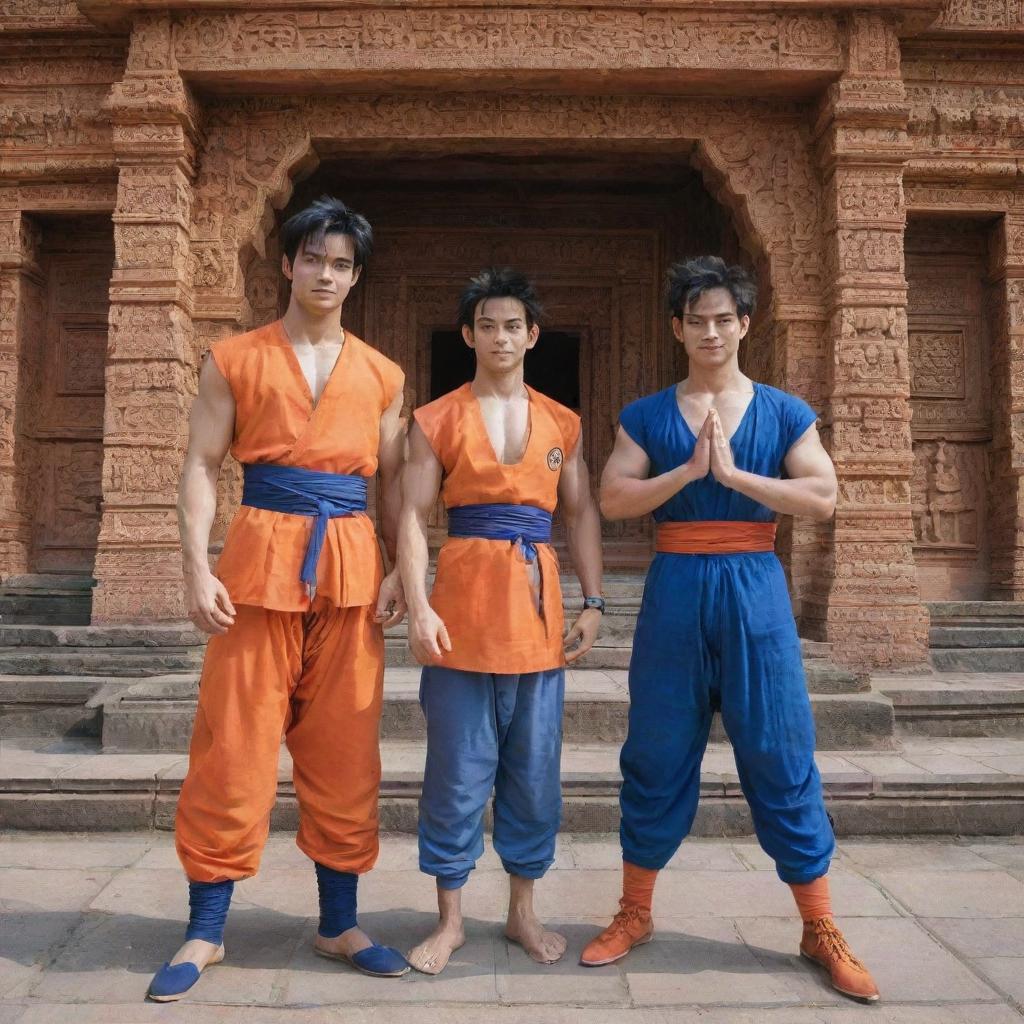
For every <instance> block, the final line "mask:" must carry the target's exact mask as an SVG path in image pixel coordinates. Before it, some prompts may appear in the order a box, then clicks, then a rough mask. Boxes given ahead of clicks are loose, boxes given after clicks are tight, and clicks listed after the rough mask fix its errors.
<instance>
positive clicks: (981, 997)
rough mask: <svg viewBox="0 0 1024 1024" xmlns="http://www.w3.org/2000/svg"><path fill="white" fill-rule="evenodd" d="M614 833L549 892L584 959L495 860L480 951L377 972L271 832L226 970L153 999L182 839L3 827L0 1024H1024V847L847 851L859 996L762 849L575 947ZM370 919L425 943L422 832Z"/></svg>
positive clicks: (604, 903) (684, 853)
mask: <svg viewBox="0 0 1024 1024" xmlns="http://www.w3.org/2000/svg"><path fill="white" fill-rule="evenodd" d="M618 862H619V851H618V844H617V843H616V842H615V840H614V837H612V836H586V835H576V836H568V837H565V838H564V839H563V841H562V842H561V844H560V847H559V853H558V861H557V863H556V865H555V868H554V869H553V870H552V871H551V872H550V873H549V875H548V876H547V878H546V879H544V881H543V882H542V883H540V885H539V888H538V905H539V909H540V911H541V912H542V913H543V915H544V916H545V918H546V919H547V920H548V921H549V922H551V923H553V924H554V925H556V926H558V927H560V928H561V929H563V930H564V932H565V933H566V934H567V936H568V938H569V956H567V958H566V960H565V962H563V963H562V964H559V965H557V966H555V967H547V968H545V967H540V966H538V965H535V964H533V963H531V962H530V961H529V960H528V959H527V958H526V956H525V955H524V954H523V953H522V952H521V951H520V950H519V949H518V948H516V947H513V946H510V945H509V944H508V943H507V942H506V941H505V940H504V939H503V937H502V935H501V928H500V922H501V920H502V917H503V912H504V906H505V902H504V901H505V890H506V885H505V880H504V875H503V873H502V872H501V870H500V868H499V866H498V864H497V861H496V860H495V859H494V857H493V854H492V853H490V852H488V854H487V856H486V858H485V860H484V861H482V862H481V864H480V867H479V869H478V871H477V872H476V873H475V875H474V876H473V877H472V878H471V880H470V884H469V887H468V888H467V890H466V897H465V902H466V912H467V914H468V916H469V922H468V942H467V943H466V946H465V947H464V948H463V949H462V950H461V951H460V952H459V953H457V954H456V957H455V959H454V961H453V963H452V965H451V966H450V967H449V969H448V971H446V972H445V974H443V975H441V976H440V977H437V978H427V977H424V976H423V975H418V974H410V975H408V976H407V977H405V978H402V979H401V980H398V981H379V980H376V979H371V978H365V977H363V976H362V975H359V974H356V973H354V972H352V971H350V970H348V969H347V968H344V967H340V966H337V965H334V964H332V963H330V962H329V961H326V960H322V959H319V958H317V957H315V956H313V954H312V953H311V952H310V944H311V941H312V937H313V934H314V930H315V926H316V922H315V917H314V915H315V913H316V896H315V886H314V882H313V872H312V870H311V867H310V865H309V862H308V861H306V859H305V858H304V857H303V855H302V854H300V853H299V851H298V850H297V849H296V848H295V846H294V845H293V843H292V842H291V840H290V838H289V837H286V836H283V835H275V836H273V837H271V840H270V843H269V845H268V848H267V853H266V856H265V858H264V864H263V868H262V870H261V872H260V874H259V875H258V876H257V877H256V878H254V879H251V880H249V881H246V882H243V883H241V884H240V885H239V886H238V887H237V888H236V891H235V901H234V907H233V911H232V917H231V920H230V922H229V925H228V931H227V937H226V938H227V943H226V944H227V948H228V960H227V961H226V963H225V964H224V965H222V966H220V967H217V968H215V969H213V970H211V971H210V972H209V973H208V974H207V975H206V976H205V977H204V978H203V979H202V981H201V982H200V984H199V986H197V990H196V992H195V993H194V995H193V996H192V998H191V999H190V1000H189V1001H188V1002H185V1003H179V1004H177V1005H168V1006H158V1005H154V1004H149V1003H145V1002H143V995H144V993H145V990H146V985H147V983H148V981H149V977H150V975H151V974H152V972H153V970H154V969H155V968H156V967H158V966H159V964H160V963H161V962H162V961H163V960H164V959H165V958H166V957H167V956H168V955H169V953H170V952H171V951H173V950H174V949H175V947H176V946H177V944H178V941H179V939H180V937H181V934H182V926H181V921H182V920H183V918H184V911H185V890H184V883H183V880H182V876H181V873H180V871H179V869H178V866H177V861H176V859H175V856H174V850H173V847H172V843H171V838H170V836H168V835H166V834H154V833H145V834H134V833H128V834H118V835H110V834H99V835H97V834H91V835H66V834H50V835H41V834H30V833H16V834H7V835H0V910H2V912H3V916H2V919H0V1000H2V1001H0V1024H15V1022H16V1024H69V1022H74V1024H134V1022H140V1024H142V1022H149V1021H183V1022H187V1024H213V1022H225V1024H236V1022H237V1024H270V1022H274V1024H278V1022H286V1024H287V1022H296V1024H311V1022H321V1021H322V1022H332V1024H340V1022H343V1021H344V1022H346V1024H391V1022H394V1021H401V1022H402V1024H471V1022H472V1024H475V1022H478V1021H479V1022H487V1024H492V1022H495V1024H526V1022H529V1024H570V1022H571V1024H605V1022H612V1021H615V1022H621V1021H626V1022H635V1024H641V1022H643V1024H853V1022H855V1021H856V1022H859V1021H868V1020H870V1021H874V1022H876V1024H880V1022H884V1024H1010V1022H1013V1021H1016V1022H1018V1024H1019V1022H1020V1021H1021V1020H1022V1019H1024V1012H1022V1004H1024V841H1022V840H991V841H985V840H941V841H940V840H936V841H928V842H922V841H915V842H911V841H908V840H903V841H899V842H875V841H846V842H844V843H842V844H841V849H840V852H839V854H838V856H837V860H836V862H835V864H834V866H833V871H832V878H833V894H834V902H835V904H836V908H837V912H838V913H839V916H840V923H841V925H842V926H843V928H844V930H845V931H846V934H847V935H848V937H849V938H850V940H851V942H852V944H853V946H854V948H855V950H856V951H857V952H858V953H859V955H860V956H861V957H862V958H863V959H864V960H865V961H866V962H867V963H868V964H869V966H870V967H871V968H872V969H873V971H874V973H875V977H876V979H877V980H878V982H879V985H880V987H881V989H882V993H883V1001H882V1002H881V1003H880V1004H876V1005H875V1006H871V1007H865V1006H860V1005H858V1004H851V1003H849V1002H847V1001H846V1000H844V999H843V998H842V997H841V996H839V995H837V994H835V993H833V992H832V991H831V989H829V988H827V987H826V986H825V984H824V983H823V981H822V978H821V977H820V976H819V974H818V973H817V972H816V970H815V969H814V968H813V967H811V966H809V965H806V964H804V963H803V962H802V961H801V960H800V959H799V958H798V957H797V956H795V955H794V954H795V951H796V947H797V941H798V938H799V927H798V925H797V923H796V920H795V917H794V913H793V907H792V903H791V897H790V895H789V893H788V891H787V890H786V888H785V886H783V885H782V883H781V882H779V881H778V879H777V878H776V877H775V875H774V872H773V871H772V870H771V865H770V863H769V862H768V861H767V859H766V858H765V856H764V855H763V854H762V853H761V852H760V850H759V849H758V847H757V846H756V844H755V843H754V842H752V841H732V842H729V841H725V840H694V841H692V842H690V843H687V844H685V845H684V847H683V849H682V850H681V851H680V854H679V855H678V857H677V858H676V860H675V861H674V862H673V864H672V865H671V868H670V870H667V871H666V872H664V873H663V875H662V877H661V879H659V883H658V892H657V903H656V909H657V914H656V921H657V926H658V935H657V939H656V941H655V942H653V943H651V944H650V945H648V946H645V947H643V948H641V949H638V950H637V951H636V952H634V953H633V954H632V955H631V956H630V957H628V958H627V959H626V960H625V961H623V962H622V963H621V964H618V965H614V966H611V967H608V968H601V969H596V970H587V969H584V968H582V967H579V966H578V965H577V963H576V957H577V956H578V954H579V951H580V949H581V948H582V946H583V944H584V942H585V941H586V940H587V938H589V936H591V935H592V934H593V933H594V930H595V927H596V926H597V925H599V924H601V923H604V922H605V921H607V919H608V918H609V916H610V915H611V913H612V912H613V910H614V909H615V901H616V896H617V888H618V882H619V872H618ZM361 889H362V892H361V909H362V913H361V920H362V922H363V924H364V926H365V927H367V929H368V930H369V931H371V932H372V933H373V934H374V935H375V937H377V938H378V939H379V940H380V941H383V942H388V943H392V944H394V945H396V946H399V947H400V948H408V947H409V946H410V945H411V944H413V942H414V941H415V940H416V939H418V938H419V937H420V936H421V935H422V934H424V933H425V932H426V930H427V929H428V928H429V927H430V924H431V921H432V910H433V892H432V887H431V885H430V884H429V882H428V880H427V879H426V878H424V877H423V876H422V875H420V874H419V872H418V871H417V870H416V849H415V840H414V839H413V838H412V837H409V836H399V835H394V836H385V837H384V838H383V841H382V851H381V859H380V862H379V865H378V867H377V869H376V870H375V871H374V872H373V874H372V875H370V876H369V877H368V878H367V879H366V880H365V882H364V883H363V885H362V886H361Z"/></svg>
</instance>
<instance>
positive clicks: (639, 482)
mask: <svg viewBox="0 0 1024 1024" xmlns="http://www.w3.org/2000/svg"><path fill="white" fill-rule="evenodd" d="M708 448H709V444H708V439H707V428H706V425H705V427H703V428H701V432H700V435H699V436H698V438H697V444H696V446H695V447H694V450H693V455H692V457H691V458H690V461H689V462H684V463H683V464H682V465H681V466H676V467H675V469H670V470H669V471H668V472H667V473H662V474H661V475H660V476H654V477H650V478H649V479H648V476H647V474H648V473H649V472H650V469H651V460H650V459H649V458H648V457H647V453H646V452H645V451H644V450H643V448H641V447H640V445H638V444H637V443H636V441H634V440H633V439H632V438H631V437H630V436H629V434H627V433H626V432H625V430H623V429H622V427H619V430H618V433H617V434H616V435H615V448H614V449H613V450H612V454H611V455H610V456H609V458H608V462H607V464H606V465H605V467H604V472H603V473H602V474H601V512H602V513H603V515H604V517H605V518H606V519H636V518H638V517H640V516H645V515H647V513H648V512H652V511H653V510H654V509H656V508H657V507H658V506H659V505H664V504H665V502H666V501H668V500H669V498H671V497H672V496H673V495H674V494H676V493H678V492H679V491H681V490H682V489H683V488H684V487H685V486H686V485H687V484H689V483H693V481H694V480H700V479H702V478H703V477H705V476H707V472H708Z"/></svg>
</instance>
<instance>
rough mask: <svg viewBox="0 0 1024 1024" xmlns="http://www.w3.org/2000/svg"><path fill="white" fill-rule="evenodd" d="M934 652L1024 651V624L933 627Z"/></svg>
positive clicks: (931, 637) (929, 632)
mask: <svg viewBox="0 0 1024 1024" xmlns="http://www.w3.org/2000/svg"><path fill="white" fill-rule="evenodd" d="M928 643H929V646H930V647H931V648H932V650H935V649H937V648H948V647H960V648H963V647H1020V648H1022V649H1024V623H1022V624H1021V625H1019V626H989V625H985V626H932V627H931V629H930V630H929V631H928Z"/></svg>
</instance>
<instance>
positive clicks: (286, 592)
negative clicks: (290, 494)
mask: <svg viewBox="0 0 1024 1024" xmlns="http://www.w3.org/2000/svg"><path fill="white" fill-rule="evenodd" d="M210 354H211V356H212V357H213V361H214V362H215V363H216V364H217V369H219V370H220V372H221V373H222V374H223V375H224V377H225V379H226V380H227V382H228V384H229V385H230V386H231V392H232V394H233V395H234V398H235V433H234V439H233V440H232V443H231V454H232V455H233V456H234V457H235V458H236V459H237V460H238V461H239V462H243V463H247V462H273V463H276V464H277V465H282V466H302V467H303V468H305V469H314V470H319V471H320V472H325V473H354V474H358V475H359V476H366V477H371V476H373V475H374V473H376V472H377V448H378V444H379V441H380V418H381V415H382V414H383V412H384V410H385V409H387V408H388V406H389V405H390V404H391V403H392V401H394V398H395V395H397V394H398V392H399V391H400V390H401V388H402V385H403V383H404V375H403V373H402V371H401V369H400V368H399V367H398V366H397V365H396V364H395V363H393V362H392V361H391V360H390V359H388V358H386V357H385V356H382V355H381V354H380V353H379V352H378V351H376V349H373V348H371V347H370V346H369V345H367V344H366V343H365V342H363V341H360V340H359V338H357V337H356V336H355V335H354V334H351V333H350V332H348V331H346V332H345V344H344V345H343V346H342V349H341V354H340V355H339V356H338V361H337V363H335V365H334V369H333V371H332V372H331V376H330V379H329V380H328V381H327V385H326V386H325V388H324V391H323V394H322V395H321V396H320V401H319V402H318V403H317V404H316V406H315V407H314V405H313V397H312V395H311V394H310V390H309V385H308V384H307V383H306V378H305V377H304V376H303V374H302V368H301V367H300V365H299V360H298V357H297V356H296V355H295V350H294V349H293V348H292V346H291V344H290V343H289V341H288V337H287V335H286V334H285V331H284V327H283V325H282V324H281V321H280V320H278V321H276V322H274V323H272V324H268V325H267V326H266V327H261V328H260V329H259V330H256V331H250V332H249V333H248V334H240V335H238V336H236V337H234V338H226V339H224V340H223V341H218V342H215V343H214V344H213V346H212V347H211V349H210ZM312 529H313V520H312V518H310V517H307V516H296V515H290V514H288V513H285V512H271V511H269V510H267V509H258V508H250V507H249V506H247V505H243V506H242V507H241V508H240V509H239V510H238V514H237V515H236V516H235V517H234V519H233V520H232V521H231V525H230V526H229V527H228V532H227V537H226V538H225V540H224V551H223V554H222V555H221V556H220V560H219V561H218V563H217V576H218V578H219V579H220V580H221V581H222V582H223V584H224V586H225V587H227V590H228V593H229V594H230V595H231V600H232V602H234V603H235V604H252V605H259V606H260V607H263V608H272V609H276V610H278V611H305V610H307V609H308V608H309V605H310V601H309V595H308V593H307V591H306V587H305V586H304V585H303V584H302V583H301V582H300V581H299V571H300V568H301V565H302V559H303V556H304V554H305V551H306V544H307V542H308V540H309V536H310V533H311V531H312ZM383 568H384V567H383V564H382V562H381V557H380V549H379V547H378V545H377V537H376V531H375V528H374V524H373V521H372V520H371V519H370V518H369V516H367V515H365V514H363V513H360V514H357V515H354V516H345V517H341V518H338V519H331V520H330V522H329V524H328V526H327V538H326V540H325V542H324V547H323V553H322V555H321V557H320V561H319V564H318V570H317V590H316V593H317V596H318V597H324V598H326V599H327V600H329V601H330V602H331V603H333V604H335V605H337V606H338V607H342V608H345V607H350V606H354V605H367V604H373V603H374V602H375V601H376V600H377V591H378V589H379V588H380V582H381V579H382V578H383Z"/></svg>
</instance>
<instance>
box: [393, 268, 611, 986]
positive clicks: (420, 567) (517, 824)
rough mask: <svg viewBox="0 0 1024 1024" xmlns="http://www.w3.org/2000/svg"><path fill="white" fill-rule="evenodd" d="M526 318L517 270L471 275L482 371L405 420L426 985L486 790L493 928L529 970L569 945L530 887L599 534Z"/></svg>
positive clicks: (416, 958)
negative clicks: (500, 903) (574, 614)
mask: <svg viewBox="0 0 1024 1024" xmlns="http://www.w3.org/2000/svg"><path fill="white" fill-rule="evenodd" d="M538 313H539V306H538V303H537V298H536V295H535V294H534V291H533V288H532V287H531V285H530V284H529V282H528V281H527V280H526V279H525V278H524V277H522V275H520V274H517V273H515V272H514V271H511V270H501V271H498V270H488V271H484V272H483V273H481V274H480V275H479V276H478V277H476V278H474V279H473V281H472V282H471V283H470V284H469V286H468V288H467V289H466V290H465V292H464V293H463V296H462V299H461V302H460V306H459V324H460V326H461V328H462V336H463V338H464V339H465V341H466V344H467V345H469V347H470V348H472V349H473V350H474V351H475V353H476V375H475V377H474V379H473V381H472V383H469V384H466V385H464V386H463V387H461V388H458V389H457V390H456V391H452V392H450V393H449V394H447V395H444V396H442V397H441V398H439V399H437V401H434V402H431V403H430V404H429V405H426V406H423V407H422V408H420V409H417V410H416V412H415V423H414V424H413V426H412V429H411V431H410V435H409V462H408V466H407V469H406V473H405V476H404V484H403V506H402V518H401V525H400V531H399V563H400V565H401V569H402V577H403V580H404V582H405V587H406V593H407V595H408V600H409V609H410V622H409V639H410V643H411V645H412V650H413V653H414V655H415V656H416V658H417V660H418V661H420V662H421V663H422V664H423V665H424V666H425V667H424V669H423V672H422V677H421V683H420V703H421V705H422V707H423V712H424V715H425V717H426V721H427V761H426V769H425V773H424V780H423V796H422V799H421V801H420V821H419V847H420V868H421V869H422V870H423V871H424V872H426V873H427V874H429V875H433V876H434V877H435V878H436V880H437V902H438V909H439V911H440V921H439V923H438V926H437V928H436V930H435V931H434V932H433V933H432V934H431V935H430V936H429V937H428V938H427V939H426V940H425V941H424V942H423V943H421V944H420V945H419V946H417V947H416V948H415V949H414V950H413V951H412V952H411V953H410V954H409V962H410V963H411V964H412V965H413V967H415V968H416V969H417V970H420V971H423V972H424V973H426V974H437V973H438V972H439V971H441V970H443V969H444V967H445V965H446V964H447V963H448V960H449V957H450V956H451V954H452V952H453V951H454V950H456V949H458V947H459V946H461V945H462V943H463V942H464V941H465V936H464V934H463V925H462V913H461V889H462V886H463V885H464V884H465V882H466V880H467V878H468V876H469V873H470V871H471V870H472V869H473V867H474V865H475V863H476V861H477V859H478V858H479V856H480V855H481V853H482V852H483V814H484V808H485V806H486V804H487V800H488V798H489V797H490V794H491V790H492V788H493V789H494V792H495V799H494V847H495V850H496V851H497V852H498V854H499V856H500V857H501V860H502V864H503V866H504V867H505V870H506V871H507V872H508V874H509V890H510V898H509V912H508V921H507V924H506V929H505V934H506V935H507V936H508V937H509V938H510V939H511V940H512V941H514V942H517V943H519V944H521V945H522V947H523V948H524V949H525V950H526V952H527V953H528V954H529V955H530V956H531V957H533V959H535V960H537V961H539V962H541V963H554V962H555V961H556V960H558V959H559V958H560V957H561V956H562V954H563V953H564V952H565V939H564V937H562V936H561V935H558V934H556V933H554V932H550V931H547V930H546V929H545V928H544V927H543V926H542V925H541V924H540V922H539V921H538V919H537V916H536V914H535V913H534V909H533V884H534V880H535V879H537V878H540V877H541V876H542V875H543V874H544V873H545V872H546V871H547V869H548V868H549V867H550V865H551V863H552V861H553V860H554V854H555V837H556V835H557V832H558V826H559V822H560V818H561V784H560V757H561V740H562V699H563V695H564V687H565V669H564V666H565V663H566V661H567V660H568V661H573V660H575V659H576V658H578V657H580V655H582V654H583V653H584V652H586V651H587V650H589V649H590V647H591V645H592V644H593V642H594V639H595V637H596V636H597V630H598V625H599V622H600V617H601V613H602V611H603V609H604V602H603V601H602V600H601V597H600V593H601V591H600V585H601V529H600V520H599V516H598V513H597V507H596V504H595V502H594V499H593V497H592V496H591V492H590V485H589V480H588V476H587V467H586V464H585V463H584V461H583V457H582V454H581V448H582V445H581V443H580V420H579V417H578V416H577V415H576V414H575V413H573V412H571V411H570V410H569V409H567V408H565V407H564V406H562V405H559V404H558V403H557V402H555V401H553V400H552V399H550V398H547V397H546V396H544V395H542V394H540V393H539V392H537V391H534V390H533V389H532V388H528V387H526V386H525V384H524V382H523V361H524V358H525V356H526V352H527V350H529V349H531V348H533V346H534V345H535V344H536V343H537V338H538V335H539V333H540V329H539V327H538V326H537V317H538ZM442 480H443V491H442ZM439 491H441V492H442V494H443V498H444V503H445V507H446V508H447V510H448V536H449V539H448V541H447V543H446V544H445V545H444V546H443V547H442V549H441V552H440V555H439V556H438V560H437V572H436V577H435V582H434V588H433V592H432V594H431V596H430V598H429V600H428V598H427V591H426V586H425V583H424V578H425V576H426V571H427V533H426V530H427V517H428V515H429V514H430V513H431V511H432V510H433V509H434V507H435V504H436V502H437V497H438V492H439ZM556 504H557V505H558V506H559V508H560V509H561V512H562V515H563V517H564V519H565V523H566V527H567V534H568V543H569V550H570V551H571V553H572V560H573V565H574V567H575V569H576V573H577V575H578V576H579V579H580V583H581V585H582V587H583V593H584V594H585V595H587V600H586V606H585V608H584V610H583V611H582V612H581V614H580V616H579V618H578V619H577V620H576V622H575V623H574V625H573V626H572V628H571V629H570V630H569V633H568V636H567V637H566V638H565V640H564V641H563V637H562V629H563V613H562V596H561V589H560V586H559V576H558V559H557V556H556V554H555V552H554V550H553V548H552V547H551V546H550V544H549V541H550V535H551V513H552V512H553V511H554V509H555V506H556ZM567 648H568V651H569V653H568V654H566V653H565V651H566V649H567Z"/></svg>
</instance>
